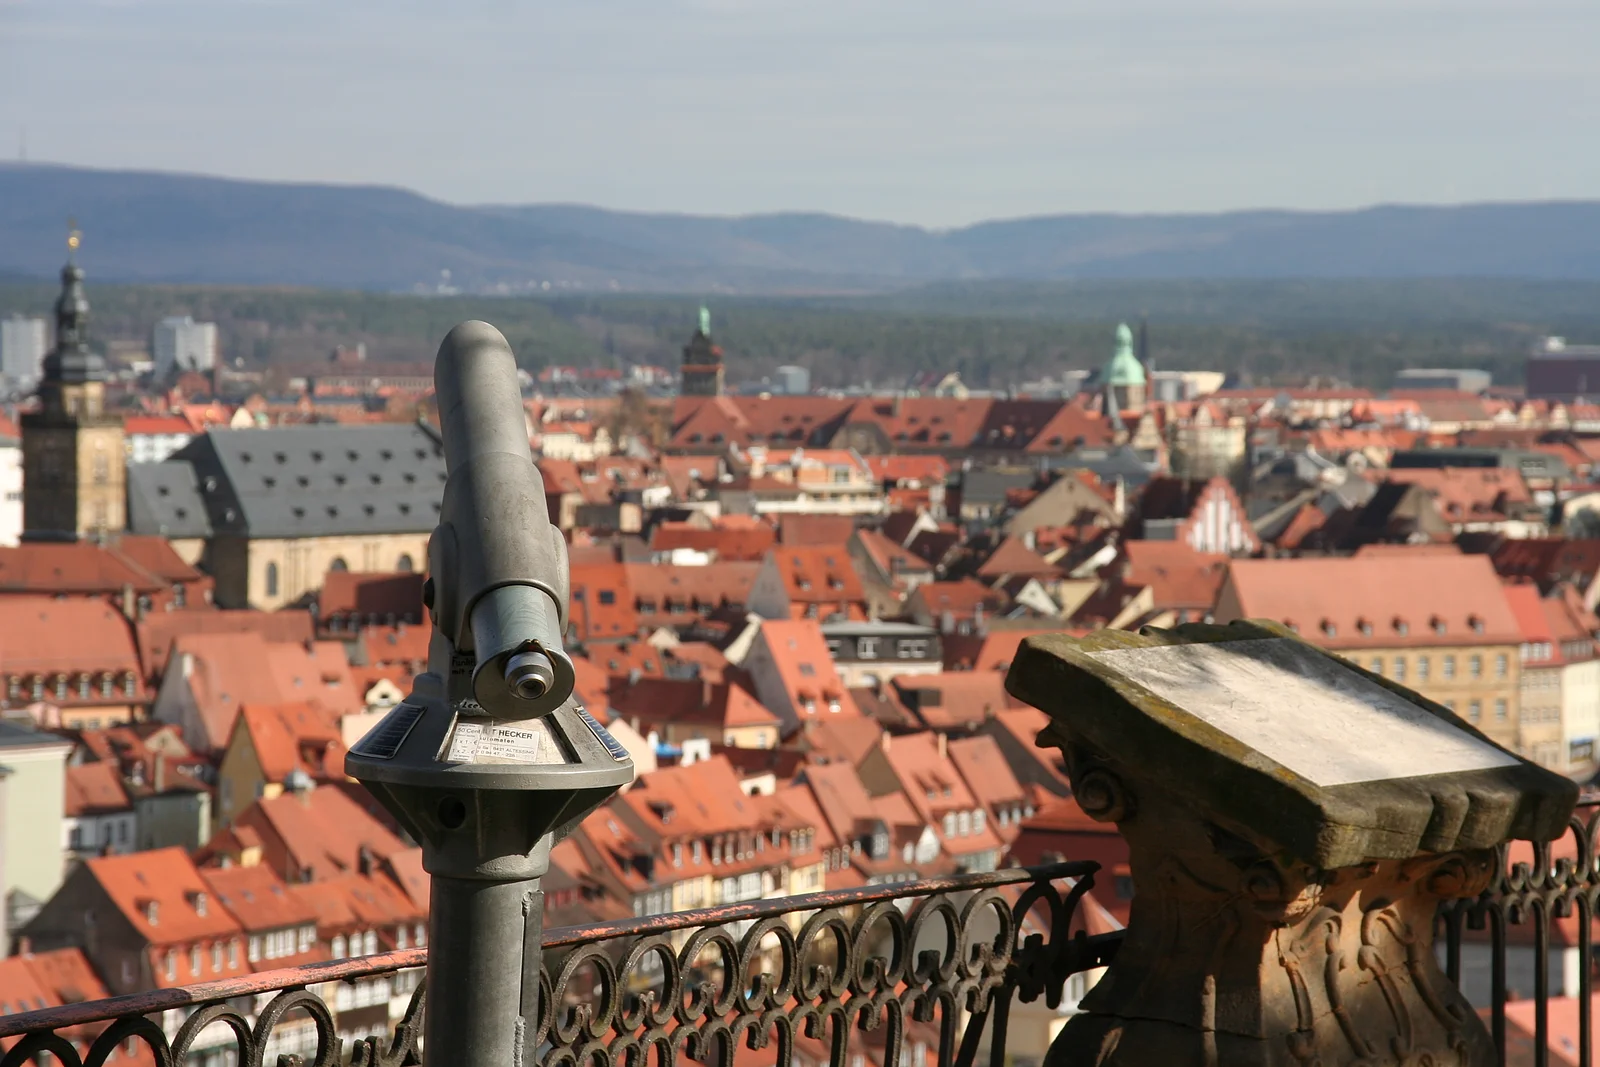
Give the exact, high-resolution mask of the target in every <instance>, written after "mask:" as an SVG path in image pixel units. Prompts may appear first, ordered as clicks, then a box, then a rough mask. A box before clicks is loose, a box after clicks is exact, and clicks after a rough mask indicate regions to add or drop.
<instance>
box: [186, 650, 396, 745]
mask: <svg viewBox="0 0 1600 1067" xmlns="http://www.w3.org/2000/svg"><path fill="white" fill-rule="evenodd" d="M185 655H189V656H192V657H193V659H192V661H191V662H192V670H191V672H190V674H189V676H188V678H187V682H188V684H189V687H190V689H191V691H192V692H193V694H194V698H195V705H196V708H197V710H198V711H199V713H200V718H201V721H202V723H203V725H204V728H205V732H206V735H207V744H209V745H210V747H211V748H213V749H220V748H222V747H223V746H225V745H226V744H227V741H228V736H229V734H231V733H232V732H233V721H234V719H235V718H236V717H237V715H238V713H239V706H240V705H241V704H244V703H246V702H255V703H261V704H289V703H294V702H295V701H300V700H304V701H306V702H308V703H312V704H317V705H320V706H321V707H322V708H323V709H325V710H326V711H327V712H328V713H329V714H330V715H343V714H354V713H357V712H360V711H362V710H363V709H364V708H365V704H364V703H363V700H362V697H363V694H362V693H360V692H357V691H356V686H355V683H354V681H353V680H352V678H351V675H350V663H349V660H348V659H347V658H346V656H345V650H344V645H342V644H340V643H339V642H337V641H315V642H310V643H308V644H294V643H290V642H287V641H267V640H265V639H263V638H262V636H261V635H260V634H259V633H256V632H253V631H247V632H245V633H221V634H185V635H183V636H181V637H179V638H178V639H177V640H176V641H175V642H173V645H172V659H173V661H174V662H173V663H172V664H171V665H170V667H169V669H181V666H180V665H181V664H182V662H183V659H182V657H183V656H185Z"/></svg>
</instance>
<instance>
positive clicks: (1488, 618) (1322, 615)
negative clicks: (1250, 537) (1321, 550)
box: [1217, 552, 1522, 649]
mask: <svg viewBox="0 0 1600 1067" xmlns="http://www.w3.org/2000/svg"><path fill="white" fill-rule="evenodd" d="M1227 588H1231V590H1232V591H1233V595H1234V598H1235V600H1236V603H1237V605H1238V610H1239V612H1240V614H1241V616H1242V617H1244V618H1259V619H1270V620H1272V621H1274V622H1280V623H1284V624H1288V625H1293V626H1295V627H1296V628H1298V631H1299V633H1300V634H1301V635H1302V636H1304V637H1305V638H1306V639H1307V640H1310V641H1314V642H1316V643H1317V644H1319V645H1322V646H1324V647H1328V648H1336V649H1348V648H1355V649H1359V648H1363V647H1373V648H1382V647H1394V646H1396V645H1407V646H1411V645H1463V644H1513V645H1514V644H1519V643H1521V640H1522V637H1521V628H1520V627H1519V626H1518V625H1517V620H1516V617H1515V616H1514V615H1512V613H1511V608H1510V606H1509V605H1508V604H1507V603H1506V598H1505V594H1504V592H1503V591H1502V589H1501V584H1500V579H1499V577H1498V576H1497V575H1496V574H1495V572H1494V568H1493V567H1492V566H1490V564H1489V560H1488V557H1486V556H1466V555H1459V554H1457V555H1445V554H1438V553H1432V552H1410V553H1384V554H1376V555H1364V556H1353V557H1350V558H1347V559H1338V558H1329V559H1273V560H1255V559H1251V560H1234V561H1233V563H1232V565H1231V575H1230V578H1229V580H1228V583H1227ZM1227 599H1228V598H1227V597H1226V596H1224V597H1223V598H1222V601H1221V602H1220V603H1226V602H1227ZM1217 621H1218V622H1231V621H1233V620H1232V619H1231V618H1224V617H1222V615H1221V613H1219V616H1218V620H1217Z"/></svg>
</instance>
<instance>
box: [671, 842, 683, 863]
mask: <svg viewBox="0 0 1600 1067" xmlns="http://www.w3.org/2000/svg"><path fill="white" fill-rule="evenodd" d="M672 865H673V866H674V867H682V866H683V846H682V845H673V846H672Z"/></svg>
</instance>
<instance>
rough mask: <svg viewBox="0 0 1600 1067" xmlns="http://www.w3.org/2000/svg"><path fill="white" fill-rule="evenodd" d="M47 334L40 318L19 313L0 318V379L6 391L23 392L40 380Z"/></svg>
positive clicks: (47, 347) (46, 345)
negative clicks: (27, 316) (2, 380)
mask: <svg viewBox="0 0 1600 1067" xmlns="http://www.w3.org/2000/svg"><path fill="white" fill-rule="evenodd" d="M48 337H49V333H48V330H47V328H46V326H45V321H44V320H43V319H38V318H25V317H24V316H22V315H11V316H9V317H8V318H5V319H0V378H3V379H4V383H3V384H4V387H5V389H6V390H7V391H12V390H15V391H19V392H20V391H23V390H25V389H26V388H28V387H30V386H31V385H32V384H33V383H34V382H37V381H38V380H39V377H40V374H41V373H42V369H43V366H44V354H45V353H46V352H47V351H49V345H48V344H47V340H48Z"/></svg>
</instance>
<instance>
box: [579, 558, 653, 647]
mask: <svg viewBox="0 0 1600 1067" xmlns="http://www.w3.org/2000/svg"><path fill="white" fill-rule="evenodd" d="M570 571H571V600H570V601H569V606H568V609H567V616H568V620H569V621H568V625H569V626H571V628H572V629H573V630H574V631H575V632H576V634H577V636H578V639H579V640H580V641H605V640H618V639H620V638H625V637H632V636H634V635H635V634H637V633H638V632H639V617H638V614H637V613H636V611H635V606H634V598H633V596H631V595H630V590H629V585H628V568H627V566H626V565H625V564H622V563H584V564H577V565H574V566H573V567H572V568H570Z"/></svg>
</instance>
